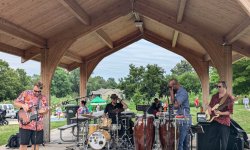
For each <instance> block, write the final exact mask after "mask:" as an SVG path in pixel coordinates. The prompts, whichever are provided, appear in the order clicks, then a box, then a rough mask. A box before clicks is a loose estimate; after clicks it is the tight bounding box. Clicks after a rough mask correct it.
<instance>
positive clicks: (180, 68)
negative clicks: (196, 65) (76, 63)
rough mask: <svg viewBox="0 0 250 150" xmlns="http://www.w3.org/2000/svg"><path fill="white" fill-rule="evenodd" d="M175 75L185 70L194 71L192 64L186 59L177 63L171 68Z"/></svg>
mask: <svg viewBox="0 0 250 150" xmlns="http://www.w3.org/2000/svg"><path fill="white" fill-rule="evenodd" d="M170 71H171V72H172V74H173V75H176V76H179V75H182V74H183V73H185V72H194V70H193V67H192V66H191V64H190V63H189V62H188V61H186V60H181V62H180V63H177V64H176V65H175V67H174V68H173V69H171V70H170Z"/></svg>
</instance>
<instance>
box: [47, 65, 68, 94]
mask: <svg viewBox="0 0 250 150" xmlns="http://www.w3.org/2000/svg"><path fill="white" fill-rule="evenodd" d="M51 87H52V88H51V94H52V95H55V96H56V97H65V96H66V95H69V94H70V93H71V92H72V90H71V87H72V83H71V82H70V80H69V74H68V73H67V72H66V71H65V70H64V69H62V68H57V69H56V71H55V74H54V76H53V79H52V84H51Z"/></svg>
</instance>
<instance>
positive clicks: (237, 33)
mask: <svg viewBox="0 0 250 150" xmlns="http://www.w3.org/2000/svg"><path fill="white" fill-rule="evenodd" d="M249 26H250V17H249V18H247V19H244V21H243V22H241V24H240V25H238V26H236V27H235V28H234V29H232V30H231V32H229V33H228V34H227V35H226V36H225V44H232V43H233V42H235V41H236V40H238V39H239V38H240V37H241V36H242V35H244V34H245V33H246V32H247V30H248V29H249Z"/></svg>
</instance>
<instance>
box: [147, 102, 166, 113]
mask: <svg viewBox="0 0 250 150" xmlns="http://www.w3.org/2000/svg"><path fill="white" fill-rule="evenodd" d="M162 109H163V107H162V103H161V101H160V100H159V99H158V98H155V99H154V102H153V103H152V104H151V106H150V107H149V109H148V113H149V114H153V115H155V116H156V114H157V112H161V111H162Z"/></svg>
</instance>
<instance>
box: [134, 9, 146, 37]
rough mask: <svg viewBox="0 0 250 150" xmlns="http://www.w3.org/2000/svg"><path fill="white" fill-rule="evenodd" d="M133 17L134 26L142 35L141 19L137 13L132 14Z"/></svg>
mask: <svg viewBox="0 0 250 150" xmlns="http://www.w3.org/2000/svg"><path fill="white" fill-rule="evenodd" d="M133 14H134V16H135V21H134V23H135V26H136V27H138V28H139V30H140V31H141V33H143V24H144V22H143V21H142V20H141V17H140V15H139V13H138V12H133Z"/></svg>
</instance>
